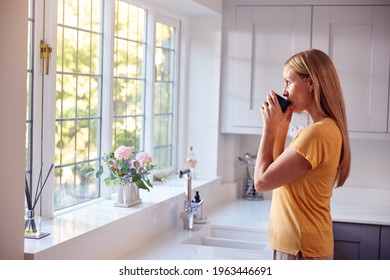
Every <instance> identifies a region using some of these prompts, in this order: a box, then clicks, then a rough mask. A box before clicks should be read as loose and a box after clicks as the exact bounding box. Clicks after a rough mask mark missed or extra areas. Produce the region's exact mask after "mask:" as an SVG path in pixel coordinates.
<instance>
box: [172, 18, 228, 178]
mask: <svg viewBox="0 0 390 280" xmlns="http://www.w3.org/2000/svg"><path fill="white" fill-rule="evenodd" d="M221 26H222V18H221V16H219V15H215V16H193V17H191V18H190V27H189V35H190V36H189V38H190V47H189V70H188V78H187V81H188V99H187V102H188V104H187V108H188V111H187V120H188V123H187V137H186V138H187V139H186V141H187V143H188V145H193V147H194V152H195V154H196V156H197V159H198V166H197V168H196V171H195V174H196V175H198V176H215V175H216V174H217V160H218V135H219V134H218V131H219V122H218V121H219V95H220V93H219V80H220V65H221ZM183 164H184V163H183ZM179 166H180V163H179Z"/></svg>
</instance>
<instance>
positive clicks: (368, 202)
mask: <svg viewBox="0 0 390 280" xmlns="http://www.w3.org/2000/svg"><path fill="white" fill-rule="evenodd" d="M389 201H390V191H388V190H386V189H366V188H353V187H343V188H339V189H336V190H335V191H334V194H333V198H332V203H331V213H332V218H333V221H335V222H348V223H363V224H376V225H387V226H390V204H389ZM204 203H207V201H205V202H204ZM270 205H271V198H268V199H264V200H261V201H249V200H243V199H237V200H233V201H231V202H229V203H226V204H224V205H222V206H221V207H219V208H218V210H216V211H214V212H212V213H205V215H207V222H206V223H205V224H195V225H194V229H193V230H184V229H183V228H182V227H178V228H174V229H171V230H168V231H166V232H164V233H163V234H160V235H159V236H156V237H155V238H154V239H153V240H152V241H151V242H150V243H149V244H147V245H146V246H142V247H141V248H139V249H137V250H134V251H132V252H129V253H128V254H126V255H123V256H122V257H121V258H120V259H139V260H143V259H144V260H147V259H182V260H188V259H194V260H196V259H202V260H208V259H272V250H271V248H269V247H268V246H266V248H265V249H263V250H260V251H255V250H242V249H231V248H222V247H209V246H204V245H193V244H185V243H184V242H185V241H186V240H187V239H188V238H190V237H191V236H193V235H196V234H197V233H198V232H199V231H200V230H202V229H203V228H204V227H205V226H207V225H223V226H234V227H242V228H253V229H264V230H266V229H267V227H268V221H269V209H270ZM180 226H181V225H180Z"/></svg>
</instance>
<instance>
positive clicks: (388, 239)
mask: <svg viewBox="0 0 390 280" xmlns="http://www.w3.org/2000/svg"><path fill="white" fill-rule="evenodd" d="M380 259H381V260H390V226H382V227H381V245H380Z"/></svg>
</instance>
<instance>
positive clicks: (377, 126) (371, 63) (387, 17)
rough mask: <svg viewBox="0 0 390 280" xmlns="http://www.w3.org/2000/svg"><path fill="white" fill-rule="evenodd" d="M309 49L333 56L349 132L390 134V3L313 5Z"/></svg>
mask: <svg viewBox="0 0 390 280" xmlns="http://www.w3.org/2000/svg"><path fill="white" fill-rule="evenodd" d="M312 46H313V48H318V49H321V50H323V51H325V52H326V53H328V54H329V56H330V57H331V58H332V59H333V61H334V64H335V66H336V68H337V71H338V73H339V76H340V81H341V86H342V89H343V93H344V98H345V103H346V110H347V118H348V124H349V130H350V131H351V132H376V133H386V132H389V129H390V128H389V127H388V106H389V77H390V6H360V7H359V6H351V7H346V6H340V7H339V6H333V7H332V6H322V7H314V8H313V39H312Z"/></svg>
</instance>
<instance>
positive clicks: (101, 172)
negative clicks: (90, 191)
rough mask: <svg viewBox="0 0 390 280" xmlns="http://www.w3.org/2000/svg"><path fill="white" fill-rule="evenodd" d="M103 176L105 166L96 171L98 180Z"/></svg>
mask: <svg viewBox="0 0 390 280" xmlns="http://www.w3.org/2000/svg"><path fill="white" fill-rule="evenodd" d="M102 174H103V166H100V167H99V170H98V171H96V178H100V176H102Z"/></svg>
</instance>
